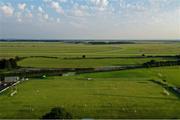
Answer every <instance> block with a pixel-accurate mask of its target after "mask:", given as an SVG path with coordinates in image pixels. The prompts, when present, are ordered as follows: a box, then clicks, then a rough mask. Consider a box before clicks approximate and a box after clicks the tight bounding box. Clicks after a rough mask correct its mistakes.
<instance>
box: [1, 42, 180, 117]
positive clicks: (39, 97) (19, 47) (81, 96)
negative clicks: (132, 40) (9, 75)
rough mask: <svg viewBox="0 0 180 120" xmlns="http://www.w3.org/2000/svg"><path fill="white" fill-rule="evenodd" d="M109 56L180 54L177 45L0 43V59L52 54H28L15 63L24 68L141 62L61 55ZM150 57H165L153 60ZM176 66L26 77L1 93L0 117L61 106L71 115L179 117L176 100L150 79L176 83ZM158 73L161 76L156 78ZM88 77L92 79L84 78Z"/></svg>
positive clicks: (179, 83) (178, 69) (39, 112)
mask: <svg viewBox="0 0 180 120" xmlns="http://www.w3.org/2000/svg"><path fill="white" fill-rule="evenodd" d="M84 54H85V55H86V56H87V57H99V56H101V57H107V56H110V57H113V56H116V57H117V56H118V57H119V56H136V55H142V54H148V55H176V54H180V44H179V43H171V44H164V43H158V44H156V43H150V44H147V43H143V44H125V45H124V44H123V45H88V44H64V43H18V42H13V43H12V42H10V43H3V42H1V43H0V57H1V58H9V57H14V56H21V57H23V56H27V57H28V56H57V57H58V59H53V58H27V59H24V60H22V61H19V62H18V65H20V66H25V67H53V68H59V67H60V68H64V67H99V66H115V65H129V64H141V63H143V62H146V61H149V60H151V59H150V58H143V59H142V58H141V59H98V60H96V59H80V60H72V59H71V60H65V59H63V58H64V57H81V56H82V55H84ZM155 60H157V61H159V60H165V59H162V58H156V59H155ZM179 73H180V66H173V67H159V68H148V69H134V70H124V71H115V72H100V73H87V74H79V75H75V76H62V77H60V76H54V77H47V78H46V79H38V78H30V80H29V81H25V82H22V83H21V84H19V85H17V86H16V87H17V94H15V95H14V96H12V97H11V96H10V94H11V93H12V92H13V90H12V89H9V90H8V91H6V92H4V93H3V94H0V118H15V119H19V118H24V119H26V118H40V117H42V115H44V114H45V113H47V112H48V111H50V109H51V108H53V107H56V106H60V107H64V108H65V109H67V111H69V112H71V113H72V114H73V116H74V118H180V114H179V113H180V99H179V98H178V97H177V96H176V95H174V94H173V93H171V92H169V93H170V95H165V94H164V88H163V87H162V86H160V85H158V84H155V83H153V82H151V81H149V80H151V79H154V80H156V79H157V80H159V79H165V80H166V81H167V82H168V83H169V84H171V85H175V86H177V87H180V74H179ZM159 74H161V77H159ZM88 78H92V80H88Z"/></svg>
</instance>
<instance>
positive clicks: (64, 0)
mask: <svg viewBox="0 0 180 120" xmlns="http://www.w3.org/2000/svg"><path fill="white" fill-rule="evenodd" d="M58 1H59V2H62V3H65V2H67V0H58Z"/></svg>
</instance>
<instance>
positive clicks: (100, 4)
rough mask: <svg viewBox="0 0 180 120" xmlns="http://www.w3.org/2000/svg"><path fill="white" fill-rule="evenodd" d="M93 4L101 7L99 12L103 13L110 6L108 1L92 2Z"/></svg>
mask: <svg viewBox="0 0 180 120" xmlns="http://www.w3.org/2000/svg"><path fill="white" fill-rule="evenodd" d="M91 2H92V3H93V4H95V5H96V6H97V7H99V10H101V11H103V10H104V9H105V8H106V7H107V6H108V4H109V1H108V0H91Z"/></svg>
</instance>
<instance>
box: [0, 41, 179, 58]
mask: <svg viewBox="0 0 180 120" xmlns="http://www.w3.org/2000/svg"><path fill="white" fill-rule="evenodd" d="M0 50H1V54H0V56H1V57H12V56H33V55H37V56H38V55H40V56H42V55H44V56H58V57H62V58H63V57H70V56H75V57H77V56H82V55H83V54H85V55H86V56H87V57H88V56H130V55H141V54H150V55H159V54H160V55H173V54H180V43H179V42H175V43H168V44H166V43H149V44H147V43H146V44H145V43H144V44H117V45H116V44H115V45H89V44H66V43H50V42H45V43H43V42H34V43H33V42H29V43H28V42H9V43H8V42H0Z"/></svg>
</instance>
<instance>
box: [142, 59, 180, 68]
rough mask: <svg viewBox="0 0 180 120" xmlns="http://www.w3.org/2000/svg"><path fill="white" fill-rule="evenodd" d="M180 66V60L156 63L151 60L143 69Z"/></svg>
mask: <svg viewBox="0 0 180 120" xmlns="http://www.w3.org/2000/svg"><path fill="white" fill-rule="evenodd" d="M174 65H180V60H177V61H155V60H151V61H149V62H146V63H144V64H143V67H147V68H148V67H161V66H174Z"/></svg>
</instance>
